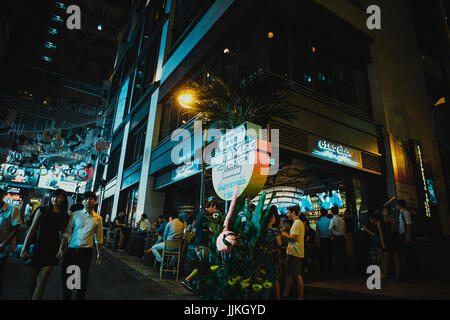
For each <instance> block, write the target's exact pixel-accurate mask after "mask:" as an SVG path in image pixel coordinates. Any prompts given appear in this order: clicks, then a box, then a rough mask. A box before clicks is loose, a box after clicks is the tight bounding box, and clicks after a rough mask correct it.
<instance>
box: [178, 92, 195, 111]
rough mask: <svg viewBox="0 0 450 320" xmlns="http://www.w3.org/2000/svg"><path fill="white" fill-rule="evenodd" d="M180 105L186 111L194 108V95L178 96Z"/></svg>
mask: <svg viewBox="0 0 450 320" xmlns="http://www.w3.org/2000/svg"><path fill="white" fill-rule="evenodd" d="M177 100H178V103H179V104H180V105H181V106H182V107H183V108H186V109H190V108H191V106H192V103H193V102H194V96H193V95H192V93H189V92H187V93H182V94H180V95H179V96H178V99H177Z"/></svg>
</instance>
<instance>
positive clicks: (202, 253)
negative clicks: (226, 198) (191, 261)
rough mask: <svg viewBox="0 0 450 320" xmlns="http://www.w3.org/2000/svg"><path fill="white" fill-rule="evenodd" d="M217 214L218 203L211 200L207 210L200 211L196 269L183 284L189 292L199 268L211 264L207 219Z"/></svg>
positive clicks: (197, 228)
mask: <svg viewBox="0 0 450 320" xmlns="http://www.w3.org/2000/svg"><path fill="white" fill-rule="evenodd" d="M214 212H216V203H215V202H214V200H210V201H208V202H207V203H206V205H205V210H202V211H200V212H199V213H198V214H197V227H196V232H195V239H194V243H193V246H194V248H195V255H196V268H195V269H194V270H193V271H192V272H191V274H190V275H188V276H187V277H186V278H185V279H184V280H183V281H181V284H182V285H183V287H185V288H186V289H187V290H189V291H191V292H193V291H194V288H193V287H192V280H193V279H194V277H195V275H196V274H197V273H198V268H199V267H200V266H201V265H202V264H203V263H206V264H207V263H208V262H209V248H208V240H209V239H208V234H209V230H208V220H207V218H206V217H208V216H212V215H213V213H214Z"/></svg>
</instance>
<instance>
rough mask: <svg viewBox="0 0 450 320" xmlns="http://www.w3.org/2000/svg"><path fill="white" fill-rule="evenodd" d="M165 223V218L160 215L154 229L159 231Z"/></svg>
mask: <svg viewBox="0 0 450 320" xmlns="http://www.w3.org/2000/svg"><path fill="white" fill-rule="evenodd" d="M163 221H164V218H163V216H162V215H161V214H160V215H159V216H158V218H157V219H156V221H155V223H154V225H153V227H154V228H155V230H158V228H159V226H160V225H161V223H163Z"/></svg>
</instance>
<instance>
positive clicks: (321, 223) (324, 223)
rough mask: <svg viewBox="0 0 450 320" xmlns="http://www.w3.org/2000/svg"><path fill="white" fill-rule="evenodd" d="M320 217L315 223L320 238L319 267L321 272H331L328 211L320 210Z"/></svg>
mask: <svg viewBox="0 0 450 320" xmlns="http://www.w3.org/2000/svg"><path fill="white" fill-rule="evenodd" d="M320 215H321V217H320V218H319V220H318V221H317V223H316V229H317V232H318V234H319V237H320V248H319V255H320V266H321V271H322V272H328V271H330V270H331V240H330V221H331V220H330V219H328V211H327V210H326V209H320Z"/></svg>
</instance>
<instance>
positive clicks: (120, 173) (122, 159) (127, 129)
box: [111, 121, 130, 220]
mask: <svg viewBox="0 0 450 320" xmlns="http://www.w3.org/2000/svg"><path fill="white" fill-rule="evenodd" d="M129 133H130V121H127V123H126V124H125V128H124V132H123V139H122V146H121V150H120V161H119V171H118V173H117V179H116V187H115V188H116V190H115V192H114V202H113V207H112V212H111V220H113V219H114V218H115V217H116V215H117V209H118V206H119V197H120V191H121V188H122V177H123V167H124V165H125V156H126V153H127V143H128V134H129Z"/></svg>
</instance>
